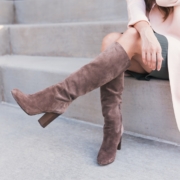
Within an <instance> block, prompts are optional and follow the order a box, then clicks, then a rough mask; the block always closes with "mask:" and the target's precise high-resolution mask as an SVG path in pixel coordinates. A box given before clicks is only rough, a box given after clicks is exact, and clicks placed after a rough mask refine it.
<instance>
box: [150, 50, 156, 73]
mask: <svg viewBox="0 0 180 180" xmlns="http://www.w3.org/2000/svg"><path fill="white" fill-rule="evenodd" d="M151 59H152V60H151V68H152V69H153V70H155V69H156V61H157V60H156V52H153V53H152V55H151Z"/></svg>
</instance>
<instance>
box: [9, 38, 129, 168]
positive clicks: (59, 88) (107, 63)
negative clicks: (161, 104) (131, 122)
mask: <svg viewBox="0 0 180 180" xmlns="http://www.w3.org/2000/svg"><path fill="white" fill-rule="evenodd" d="M129 66H130V59H129V57H128V55H127V53H126V51H125V50H124V49H123V47H122V46H121V45H120V44H119V43H118V42H114V43H112V44H111V45H110V46H109V47H108V48H107V49H106V50H105V51H103V52H101V53H100V54H99V55H98V56H97V57H96V58H95V59H94V60H92V61H91V62H90V63H88V64H86V65H84V66H83V67H81V68H80V69H79V70H77V71H75V72H74V73H72V74H71V75H70V76H68V77H67V78H66V79H64V80H63V81H62V82H60V83H58V84H55V85H52V86H50V87H47V88H46V89H44V90H42V91H39V92H37V93H34V94H24V93H22V92H21V91H20V90H18V89H13V90H12V91H11V93H12V95H13V97H14V99H15V100H16V102H17V103H18V104H19V106H20V107H21V108H22V109H23V110H24V111H25V112H26V113H27V114H28V115H36V114H40V113H45V114H44V115H43V116H42V117H41V118H40V119H39V123H40V124H41V126H42V127H45V126H47V125H48V124H49V123H50V122H51V121H53V120H54V119H55V118H56V117H58V116H59V115H61V114H62V113H64V112H65V110H66V109H67V107H68V106H69V105H70V104H71V103H72V101H73V100H74V99H76V98H77V97H79V96H82V95H84V94H86V93H88V92H90V91H92V90H94V89H96V88H98V87H100V92H101V105H102V113H103V116H104V127H103V132H104V136H103V142H102V145H101V147H100V150H99V153H98V156H97V162H98V164H99V165H107V164H109V163H112V162H113V161H114V160H115V156H116V150H117V149H120V147H121V138H122V134H123V125H122V114H121V102H122V98H121V95H122V91H123V88H124V71H125V70H126V69H127V68H128V67H129ZM87 103H88V102H87Z"/></svg>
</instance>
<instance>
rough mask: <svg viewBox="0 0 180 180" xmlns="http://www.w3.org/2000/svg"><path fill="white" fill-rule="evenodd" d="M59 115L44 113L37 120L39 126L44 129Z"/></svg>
mask: <svg viewBox="0 0 180 180" xmlns="http://www.w3.org/2000/svg"><path fill="white" fill-rule="evenodd" d="M59 115H60V114H56V113H45V114H44V115H43V116H42V117H41V118H40V119H39V120H38V122H39V124H40V125H41V126H42V127H43V128H45V127H46V126H47V125H48V124H49V123H51V122H52V121H53V120H54V119H55V118H57V117H58V116H59Z"/></svg>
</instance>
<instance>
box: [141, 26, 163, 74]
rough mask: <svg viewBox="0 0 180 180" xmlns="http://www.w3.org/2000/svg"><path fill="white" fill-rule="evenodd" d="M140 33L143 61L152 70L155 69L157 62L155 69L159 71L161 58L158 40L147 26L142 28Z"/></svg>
mask: <svg viewBox="0 0 180 180" xmlns="http://www.w3.org/2000/svg"><path fill="white" fill-rule="evenodd" d="M140 35H141V40H142V60H143V63H144V64H146V65H148V66H149V67H150V68H151V69H152V70H155V69H156V62H157V70H158V71H159V70H160V69H161V65H162V60H163V57H162V53H161V52H162V49H161V45H160V43H159V41H158V40H157V38H156V36H155V35H154V32H153V31H152V29H151V28H149V27H145V28H144V29H142V30H141V33H140Z"/></svg>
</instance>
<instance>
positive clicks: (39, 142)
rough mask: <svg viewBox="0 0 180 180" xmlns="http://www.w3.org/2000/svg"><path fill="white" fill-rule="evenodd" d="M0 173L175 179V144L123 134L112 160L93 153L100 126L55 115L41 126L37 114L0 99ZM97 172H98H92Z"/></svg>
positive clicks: (67, 178)
mask: <svg viewBox="0 0 180 180" xmlns="http://www.w3.org/2000/svg"><path fill="white" fill-rule="evenodd" d="M0 112H1V113H0V124H1V126H0V135H1V138H0V145H1V148H0V154H1V161H0V177H1V179H3V180H12V179H14V180H24V179H26V180H32V179H41V180H47V179H48V180H59V179H62V180H73V179H81V180H84V179H86V180H92V179H98V180H104V179H106V180H112V179H113V180H119V179H121V180H129V179H138V180H144V179H146V180H152V179H155V180H169V179H173V180H177V179H179V177H180V171H179V167H180V153H179V151H180V147H178V146H174V145H170V144H165V143H162V142H157V141H153V140H148V139H144V138H139V137H134V136H131V135H128V134H127V133H126V132H125V133H124V134H123V137H122V148H121V150H120V151H117V153H116V159H115V161H114V162H113V163H112V164H109V165H107V166H103V167H100V166H99V165H98V164H97V161H96V158H97V154H98V151H99V148H100V145H101V143H102V139H103V129H102V126H100V125H94V124H91V123H86V122H83V121H77V120H76V119H70V118H66V117H64V116H60V117H59V118H57V119H56V120H55V121H53V122H52V123H51V124H50V125H49V126H48V127H46V128H45V129H43V128H41V127H40V126H39V123H38V122H37V119H38V118H39V117H40V116H39V115H38V116H28V115H27V114H25V113H24V112H23V111H22V110H21V109H19V108H16V107H11V106H7V105H0ZM97 177H98V178H97Z"/></svg>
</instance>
